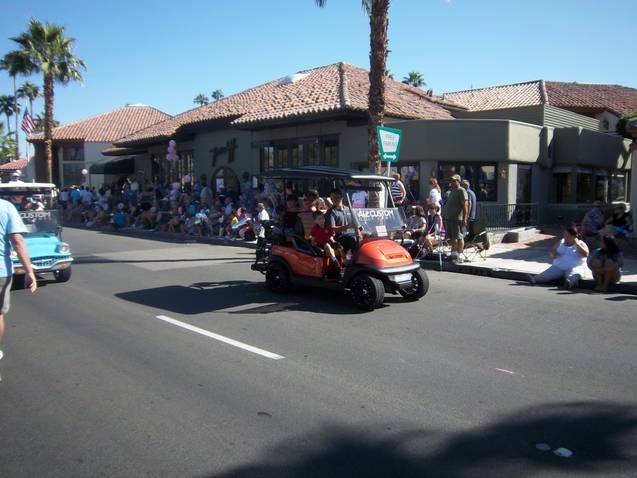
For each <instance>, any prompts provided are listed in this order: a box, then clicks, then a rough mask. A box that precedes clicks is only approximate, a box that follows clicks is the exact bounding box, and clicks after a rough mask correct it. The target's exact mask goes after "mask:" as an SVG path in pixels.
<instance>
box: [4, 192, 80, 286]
mask: <svg viewBox="0 0 637 478" xmlns="http://www.w3.org/2000/svg"><path fill="white" fill-rule="evenodd" d="M0 198H2V199H4V200H6V201H9V202H10V203H12V204H13V205H14V206H15V207H16V209H17V210H18V213H19V214H20V217H21V218H22V221H23V222H24V225H25V226H26V228H27V231H28V232H26V233H25V234H23V237H24V241H25V242H26V245H27V248H28V250H29V258H30V259H31V265H32V266H33V271H34V272H35V273H36V275H41V274H52V275H53V277H54V278H55V280H56V281H58V282H66V281H68V280H69V279H70V278H71V263H72V262H73V257H72V255H71V250H70V248H69V245H68V244H67V243H66V242H63V241H62V227H61V226H60V224H59V222H58V209H57V193H56V189H55V184H47V183H23V182H19V181H16V182H13V181H12V182H9V183H2V184H0ZM13 266H14V269H15V271H14V275H13V281H14V284H15V287H16V288H20V287H21V286H22V287H23V286H24V269H23V268H22V264H20V261H19V260H18V257H17V255H16V253H15V251H14V252H13Z"/></svg>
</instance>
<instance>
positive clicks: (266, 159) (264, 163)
mask: <svg viewBox="0 0 637 478" xmlns="http://www.w3.org/2000/svg"><path fill="white" fill-rule="evenodd" d="M260 156H261V158H260V160H261V171H268V170H269V169H272V168H274V147H273V146H264V147H262V148H261V149H260Z"/></svg>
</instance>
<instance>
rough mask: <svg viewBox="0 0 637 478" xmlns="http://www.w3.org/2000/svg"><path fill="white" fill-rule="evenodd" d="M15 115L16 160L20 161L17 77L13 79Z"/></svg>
mask: <svg viewBox="0 0 637 478" xmlns="http://www.w3.org/2000/svg"><path fill="white" fill-rule="evenodd" d="M13 114H15V160H16V161H17V160H18V159H20V132H19V128H18V120H19V119H20V118H19V116H20V113H19V112H18V85H17V83H16V78H15V76H14V77H13Z"/></svg>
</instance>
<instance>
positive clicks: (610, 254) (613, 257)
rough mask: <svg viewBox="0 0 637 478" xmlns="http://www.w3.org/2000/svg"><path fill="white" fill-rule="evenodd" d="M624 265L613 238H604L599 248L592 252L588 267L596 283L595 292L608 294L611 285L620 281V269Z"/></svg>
mask: <svg viewBox="0 0 637 478" xmlns="http://www.w3.org/2000/svg"><path fill="white" fill-rule="evenodd" d="M623 265H624V257H623V254H622V252H621V251H620V250H619V247H618V246H617V242H616V241H615V238H614V237H611V236H604V237H603V238H602V244H601V247H599V248H597V249H595V251H594V252H593V254H592V256H591V258H590V262H589V266H590V268H591V270H592V271H593V278H594V279H595V281H596V282H597V285H596V286H595V290H596V291H599V292H608V289H609V287H610V286H611V285H612V284H617V283H618V282H619V280H620V279H621V268H622V266H623Z"/></svg>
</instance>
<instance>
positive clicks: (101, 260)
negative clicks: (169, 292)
mask: <svg viewBox="0 0 637 478" xmlns="http://www.w3.org/2000/svg"><path fill="white" fill-rule="evenodd" d="M210 261H230V262H233V263H250V262H254V260H252V259H248V258H238V257H198V258H195V259H109V258H106V257H99V256H84V257H77V258H76V259H75V260H74V261H73V264H74V265H77V264H146V263H163V262H168V263H179V262H210Z"/></svg>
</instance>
